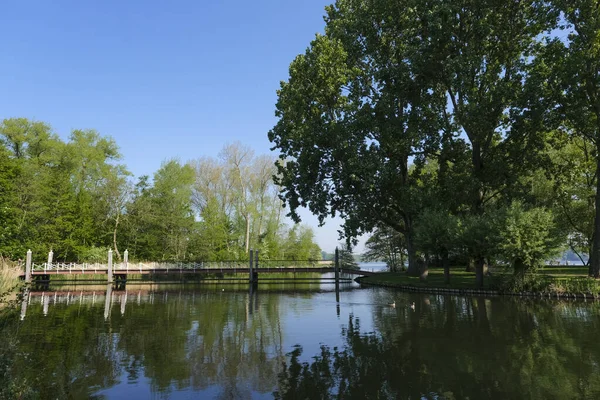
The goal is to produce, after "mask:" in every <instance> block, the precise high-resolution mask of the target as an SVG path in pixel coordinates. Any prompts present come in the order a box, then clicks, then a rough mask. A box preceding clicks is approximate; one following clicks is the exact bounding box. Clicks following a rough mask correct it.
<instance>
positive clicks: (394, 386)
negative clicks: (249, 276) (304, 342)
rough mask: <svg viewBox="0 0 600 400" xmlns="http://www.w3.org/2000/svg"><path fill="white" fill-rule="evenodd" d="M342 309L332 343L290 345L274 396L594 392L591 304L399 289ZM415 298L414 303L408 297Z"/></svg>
mask: <svg viewBox="0 0 600 400" xmlns="http://www.w3.org/2000/svg"><path fill="white" fill-rule="evenodd" d="M406 300H407V301H406V306H405V307H397V308H396V309H394V310H390V309H386V308H383V307H376V308H374V312H375V315H374V319H375V324H376V327H377V333H364V332H362V331H361V328H360V320H359V318H356V317H354V316H352V315H351V316H350V318H349V321H348V325H347V327H345V328H344V329H343V330H342V336H343V338H344V344H343V346H341V347H340V348H336V347H333V348H330V347H328V346H322V347H321V353H320V354H318V355H316V356H314V357H313V359H312V361H310V362H307V361H302V360H301V358H302V357H301V356H302V348H301V347H300V346H297V347H295V348H294V350H293V351H292V352H291V353H289V354H288V356H289V360H288V361H287V362H286V363H284V365H283V370H282V372H281V373H280V374H279V377H278V389H277V390H276V391H275V392H274V397H275V398H276V399H330V398H338V399H468V398H470V399H523V398H528V399H583V398H589V399H592V398H600V382H599V381H598V379H597V376H598V373H599V372H600V367H599V366H600V347H599V346H596V345H595V343H596V342H597V341H596V339H595V337H596V334H597V332H598V328H599V327H600V326H599V325H600V323H599V319H598V312H597V311H598V308H599V307H598V305H597V304H594V305H589V304H587V305H586V304H565V303H554V302H539V301H538V302H536V301H527V300H523V299H518V300H508V301H506V299H503V300H500V299H494V300H489V299H484V298H469V297H450V296H419V295H414V296H407V297H406ZM413 301H414V302H415V303H416V307H415V310H414V312H413V310H412V309H411V308H410V307H409V306H408V304H411V303H412V302H413Z"/></svg>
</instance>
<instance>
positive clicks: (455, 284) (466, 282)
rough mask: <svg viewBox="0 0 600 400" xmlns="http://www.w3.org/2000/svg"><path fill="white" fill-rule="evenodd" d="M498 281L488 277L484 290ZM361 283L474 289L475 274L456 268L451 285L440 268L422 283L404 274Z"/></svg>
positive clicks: (379, 277)
mask: <svg viewBox="0 0 600 400" xmlns="http://www.w3.org/2000/svg"><path fill="white" fill-rule="evenodd" d="M495 281H496V279H495V278H494V277H486V278H485V279H484V289H492V288H494V287H495ZM361 282H363V283H367V284H374V285H377V284H380V285H393V286H414V287H424V288H425V287H427V288H446V289H474V288H475V273H474V272H466V271H465V268H464V267H456V268H452V269H451V270H450V284H446V283H444V271H443V270H442V269H439V268H431V269H429V275H428V276H427V279H426V280H424V281H421V280H420V279H419V277H415V276H408V275H406V273H404V272H382V273H379V274H377V275H371V276H368V277H365V278H362V280H361Z"/></svg>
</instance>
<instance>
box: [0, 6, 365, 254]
mask: <svg viewBox="0 0 600 400" xmlns="http://www.w3.org/2000/svg"><path fill="white" fill-rule="evenodd" d="M330 2H331V1H328V0H296V1H291V0H288V1H286V0H256V1H241V0H222V1H202V0H196V1H192V0H187V1H157V0H153V1H142V0H137V1H133V0H119V1H115V0H112V1H99V0H98V1H91V0H90V1H81V0H77V1H59V0H54V1H45V0H44V1H27V0H20V1H5V2H3V3H2V5H0V38H1V39H0V43H1V45H2V46H1V49H2V57H1V60H2V61H1V62H0V119H3V118H9V117H26V118H30V119H35V120H39V121H44V122H47V123H49V124H50V125H51V126H52V127H53V128H54V130H55V131H56V132H57V133H58V134H59V135H60V136H61V137H63V138H65V139H66V138H67V137H68V135H69V132H70V131H71V130H72V129H75V128H78V129H79V128H81V129H83V128H93V129H96V130H98V131H99V132H100V133H101V134H103V135H109V136H112V137H113V138H114V139H115V140H116V141H117V143H118V144H119V146H120V148H121V152H122V154H123V156H124V163H125V164H126V165H127V166H128V167H129V169H130V170H131V171H132V172H133V173H134V174H135V175H136V176H140V175H144V174H147V175H152V174H153V173H154V171H156V170H157V169H158V168H159V166H160V163H161V162H162V161H163V160H165V159H168V158H173V157H176V158H179V159H180V160H181V161H187V160H190V159H194V158H198V157H200V156H202V155H208V156H215V155H216V154H217V153H218V152H219V151H220V150H221V148H222V147H223V145H224V144H226V143H227V142H234V141H236V140H239V141H241V142H243V143H245V144H248V145H250V146H251V147H252V148H254V149H255V151H256V152H257V154H261V153H268V152H269V148H270V143H269V141H268V139H267V132H268V131H269V129H271V128H272V126H273V125H274V124H275V122H276V119H275V116H274V110H275V102H276V93H275V91H276V90H277V89H278V87H279V82H280V81H281V80H286V79H287V78H288V66H289V64H290V62H291V61H292V60H293V59H294V57H295V56H296V55H298V54H299V53H302V52H304V51H305V49H306V47H307V46H308V44H309V43H310V41H311V40H312V39H313V38H314V36H315V34H316V33H317V32H322V31H323V28H324V22H323V15H324V7H325V6H326V5H327V4H329V3H330ZM303 216H304V217H303V219H304V221H305V222H306V223H307V224H309V225H311V226H313V227H315V232H316V234H317V239H318V242H319V244H320V245H321V247H322V248H323V249H324V250H327V251H331V249H332V248H333V247H334V246H335V245H336V243H337V233H336V231H337V229H338V225H339V221H333V222H329V223H327V225H326V226H325V227H323V228H319V229H317V228H316V219H314V218H312V217H311V216H310V215H309V214H308V213H303ZM336 222H337V223H336ZM358 250H361V249H358Z"/></svg>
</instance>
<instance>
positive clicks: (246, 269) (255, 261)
mask: <svg viewBox="0 0 600 400" xmlns="http://www.w3.org/2000/svg"><path fill="white" fill-rule="evenodd" d="M336 255H337V252H336ZM302 263H304V265H303V264H302ZM309 263H310V264H312V265H307V264H309ZM263 264H266V265H263ZM286 264H287V265H286ZM296 264H298V265H296ZM310 272H316V273H334V274H335V278H334V279H335V281H336V282H339V281H340V274H344V275H355V276H368V275H373V274H374V273H375V272H373V271H367V270H361V269H354V268H344V267H342V266H340V263H339V257H336V259H335V261H334V263H333V266H322V265H321V264H319V263H317V262H315V261H314V260H312V261H309V260H305V261H298V260H264V261H260V260H259V257H258V251H256V252H254V251H253V250H250V254H249V261H248V263H247V264H246V263H245V262H241V261H223V262H196V263H181V262H129V261H128V254H127V250H126V251H125V253H124V257H123V261H122V262H117V263H113V262H112V251H110V250H109V251H108V262H107V263H60V262H53V253H52V251H51V252H50V253H49V254H48V261H47V262H45V263H34V262H32V254H31V250H30V251H28V252H27V258H26V265H25V273H24V274H23V275H22V278H23V279H25V281H27V282H31V281H32V280H35V281H49V280H50V277H51V276H52V275H99V274H100V275H106V276H107V278H106V279H107V282H108V283H112V282H114V281H115V280H116V281H120V282H123V281H126V280H127V277H128V276H131V275H145V276H148V277H150V279H152V277H154V276H160V275H163V276H164V275H169V276H176V275H179V276H183V275H202V274H204V275H208V274H247V275H248V279H249V282H250V283H257V282H258V277H259V274H290V273H291V274H296V273H310ZM63 279H64V278H63ZM290 279H293V278H290Z"/></svg>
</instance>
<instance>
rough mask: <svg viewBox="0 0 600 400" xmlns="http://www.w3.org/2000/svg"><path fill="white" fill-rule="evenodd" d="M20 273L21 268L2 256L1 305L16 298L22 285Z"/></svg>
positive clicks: (0, 275)
mask: <svg viewBox="0 0 600 400" xmlns="http://www.w3.org/2000/svg"><path fill="white" fill-rule="evenodd" d="M20 274H21V269H20V268H18V267H17V265H16V264H15V263H13V262H11V261H9V260H6V259H5V258H3V257H0V307H1V306H2V304H4V303H5V302H6V301H9V300H12V299H14V298H15V295H16V292H17V291H18V289H19V287H20V285H21V281H20V280H19V275H20Z"/></svg>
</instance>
